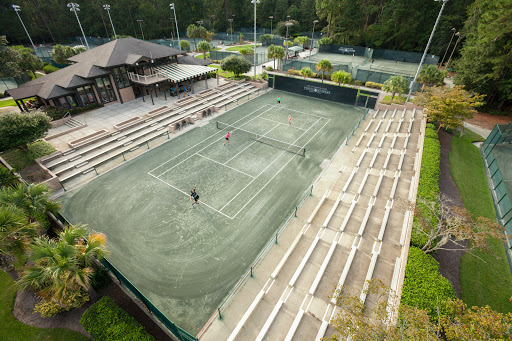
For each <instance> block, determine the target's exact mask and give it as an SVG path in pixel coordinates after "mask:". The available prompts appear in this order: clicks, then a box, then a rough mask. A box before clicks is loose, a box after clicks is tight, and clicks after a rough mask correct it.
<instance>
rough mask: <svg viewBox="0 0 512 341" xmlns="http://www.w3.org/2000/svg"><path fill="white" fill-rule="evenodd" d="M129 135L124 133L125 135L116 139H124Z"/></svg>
mask: <svg viewBox="0 0 512 341" xmlns="http://www.w3.org/2000/svg"><path fill="white" fill-rule="evenodd" d="M127 137H128V135H123V136H120V137H118V138H117V139H116V141H121V140H124V139H125V138H127Z"/></svg>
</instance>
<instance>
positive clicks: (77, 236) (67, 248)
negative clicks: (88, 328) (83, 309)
mask: <svg viewBox="0 0 512 341" xmlns="http://www.w3.org/2000/svg"><path fill="white" fill-rule="evenodd" d="M106 255H107V250H106V248H105V235H103V234H100V233H96V232H90V233H88V232H87V230H86V229H85V227H84V226H80V225H78V226H68V227H66V228H65V229H64V230H63V231H62V232H61V233H60V234H59V237H58V239H49V238H47V237H39V238H37V239H36V240H35V241H34V243H33V244H32V246H31V254H30V257H29V260H30V261H31V264H32V265H28V266H26V267H25V269H24V271H23V273H22V275H21V277H20V279H19V280H18V282H17V284H18V286H19V287H20V288H21V289H25V288H27V287H29V286H30V287H32V288H34V289H36V290H38V292H39V294H40V295H41V296H43V297H44V298H45V299H46V300H47V301H53V302H56V303H58V304H60V305H61V306H68V305H70V304H74V303H75V302H70V297H75V294H76V292H82V293H85V292H86V291H87V290H88V289H90V278H91V276H92V274H93V272H94V270H93V268H92V264H93V261H94V259H95V258H98V259H101V258H103V257H104V256H106Z"/></svg>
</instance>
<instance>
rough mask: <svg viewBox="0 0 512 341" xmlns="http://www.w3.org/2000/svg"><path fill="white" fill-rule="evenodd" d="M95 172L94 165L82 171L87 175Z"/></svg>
mask: <svg viewBox="0 0 512 341" xmlns="http://www.w3.org/2000/svg"><path fill="white" fill-rule="evenodd" d="M90 172H94V167H91V168H88V169H86V170H84V171H83V172H82V175H85V174H87V173H90Z"/></svg>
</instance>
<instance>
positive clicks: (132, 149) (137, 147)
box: [128, 145, 140, 152]
mask: <svg viewBox="0 0 512 341" xmlns="http://www.w3.org/2000/svg"><path fill="white" fill-rule="evenodd" d="M139 148H140V145H139V146H135V147H133V148H130V149H128V151H130V152H133V151H135V150H137V149H139Z"/></svg>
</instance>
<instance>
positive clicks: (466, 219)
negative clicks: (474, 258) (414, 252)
mask: <svg viewBox="0 0 512 341" xmlns="http://www.w3.org/2000/svg"><path fill="white" fill-rule="evenodd" d="M414 216H415V218H416V222H417V225H416V229H417V232H419V233H421V234H423V235H424V236H426V240H427V242H426V243H425V245H424V246H423V247H422V249H421V250H422V251H423V252H425V253H430V252H434V251H437V250H450V251H459V250H465V251H467V252H471V250H474V249H479V250H481V251H483V252H490V250H491V248H490V245H489V241H490V239H501V240H506V239H507V237H506V236H507V235H506V234H505V228H504V227H503V226H501V225H500V224H498V223H496V222H494V221H492V220H490V219H488V218H484V217H479V218H477V219H474V218H473V216H472V215H471V213H469V212H468V211H466V209H464V208H460V207H458V206H455V205H454V204H453V202H452V201H451V200H450V199H448V198H447V197H446V196H444V195H439V196H438V197H437V198H435V199H434V200H425V199H419V202H418V205H416V206H415V209H414ZM432 216H435V217H439V219H431V217H432ZM450 240H451V241H452V243H453V244H454V247H450V248H445V245H446V243H447V242H448V241H450ZM464 241H469V242H470V243H469V245H467V246H466V245H463V244H462V242H464Z"/></svg>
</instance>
